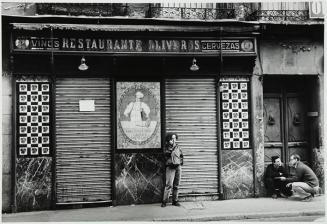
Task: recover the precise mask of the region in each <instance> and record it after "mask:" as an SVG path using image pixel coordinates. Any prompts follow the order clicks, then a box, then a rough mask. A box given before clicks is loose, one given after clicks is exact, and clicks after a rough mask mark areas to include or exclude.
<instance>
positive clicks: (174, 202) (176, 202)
mask: <svg viewBox="0 0 327 224" xmlns="http://www.w3.org/2000/svg"><path fill="white" fill-rule="evenodd" d="M172 204H173V205H174V206H178V207H179V206H181V204H180V203H179V202H178V201H173V203H172Z"/></svg>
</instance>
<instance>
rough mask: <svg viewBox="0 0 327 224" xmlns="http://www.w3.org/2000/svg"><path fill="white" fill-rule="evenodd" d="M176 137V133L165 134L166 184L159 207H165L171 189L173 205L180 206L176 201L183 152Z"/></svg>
mask: <svg viewBox="0 0 327 224" xmlns="http://www.w3.org/2000/svg"><path fill="white" fill-rule="evenodd" d="M177 139H178V135H177V134H176V133H168V134H167V136H166V142H165V146H164V150H163V153H164V156H165V165H166V185H165V190H164V194H163V199H162V204H161V207H166V204H167V202H168V198H169V194H170V192H171V191H172V193H173V194H172V195H173V205H175V206H180V203H179V202H178V187H179V182H180V179H181V174H182V167H181V166H182V165H183V152H182V150H181V148H180V147H179V145H178V144H177V143H176V140H177Z"/></svg>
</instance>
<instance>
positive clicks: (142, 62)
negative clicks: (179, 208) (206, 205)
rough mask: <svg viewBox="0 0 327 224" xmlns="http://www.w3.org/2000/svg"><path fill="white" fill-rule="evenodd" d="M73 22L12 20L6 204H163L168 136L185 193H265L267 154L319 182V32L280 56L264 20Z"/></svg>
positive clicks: (24, 207)
mask: <svg viewBox="0 0 327 224" xmlns="http://www.w3.org/2000/svg"><path fill="white" fill-rule="evenodd" d="M72 21H73V20H70V19H66V20H65V21H64V22H62V23H53V22H48V21H47V22H45V20H44V19H39V20H38V21H37V22H35V21H34V22H31V21H28V22H21V21H19V20H18V21H17V20H15V21H10V22H8V31H9V33H10V35H7V38H4V40H3V42H5V43H7V44H6V46H9V47H8V48H6V50H5V55H6V53H7V56H8V57H6V59H4V61H3V62H4V63H3V64H4V69H3V70H4V71H5V72H7V73H6V74H8V75H3V86H5V88H4V89H6V90H4V91H3V95H4V97H3V98H4V99H5V100H4V102H5V105H6V107H7V108H8V109H7V111H5V112H4V115H5V116H4V120H6V121H4V122H7V123H6V124H5V126H6V127H7V126H8V127H11V128H9V129H8V130H6V131H5V132H4V135H3V136H5V137H4V139H5V140H6V143H5V147H4V153H5V154H6V155H5V158H7V162H6V163H5V165H6V164H7V165H6V166H8V167H7V168H6V169H5V171H8V172H7V173H6V175H4V178H5V180H6V184H7V185H6V186H5V187H3V189H4V192H3V195H4V196H5V197H3V198H4V199H3V205H4V210H7V211H9V210H11V211H32V210H45V209H51V208H52V209H53V208H59V207H63V206H67V205H68V206H70V205H72V206H75V205H78V206H80V205H88V204H98V205H108V204H112V205H123V204H144V203H159V202H160V201H161V198H162V191H163V187H164V184H163V181H164V175H163V174H164V163H163V156H162V147H163V146H164V139H165V135H166V133H168V132H176V133H178V135H179V139H178V143H179V145H180V146H181V147H182V149H183V153H184V157H185V162H184V163H185V164H184V166H183V175H182V180H181V187H180V198H181V201H187V200H218V199H234V198H246V197H262V196H264V195H265V191H264V187H263V182H262V178H263V173H264V169H265V166H266V165H267V163H268V162H269V158H270V157H271V156H272V155H274V154H277V155H280V156H281V157H282V160H283V161H284V162H287V161H288V156H289V155H290V154H291V153H294V152H297V153H299V154H301V156H303V158H304V160H305V161H307V162H308V164H310V165H312V166H313V167H316V171H317V172H320V179H321V180H322V182H321V183H322V184H323V170H322V171H321V165H320V164H321V162H322V161H321V155H322V152H323V149H322V140H321V139H322V137H321V136H322V134H321V133H322V131H321V130H322V129H321V128H319V125H321V122H322V116H321V114H322V105H321V102H323V101H322V99H321V98H319V97H317V96H322V88H321V86H322V74H323V70H322V62H320V60H322V59H321V58H322V57H323V41H322V39H319V38H318V39H312V38H311V36H310V35H309V36H306V37H303V39H301V40H297V41H295V42H296V43H304V44H301V45H299V44H296V47H297V48H301V50H300V51H297V52H289V51H290V50H293V48H292V44H293V42H294V38H293V39H292V38H291V37H287V38H285V36H284V39H283V38H280V36H279V35H280V33H278V32H275V29H276V30H279V31H280V30H282V28H280V27H278V28H276V27H275V26H268V29H267V28H266V27H265V26H262V25H260V24H259V23H247V22H240V21H234V22H230V21H229V22H223V21H221V22H215V23H206V22H196V23H187V22H186V23H184V24H183V25H179V24H178V23H176V22H165V23H164V24H163V23H162V22H158V23H156V22H153V21H150V22H139V24H138V23H137V22H135V21H134V22H131V21H132V20H128V21H127V20H119V19H118V20H113V21H110V23H108V24H101V25H99V24H94V23H93V22H90V21H89V20H87V19H86V20H83V19H81V20H78V23H76V21H75V22H74V23H75V24H73V23H72ZM103 23H105V22H103ZM263 27H265V28H263ZM319 29H320V28H318V29H317V30H318V31H317V32H318V33H319V32H320V31H319ZM294 30H295V31H296V30H299V28H295V29H294ZM300 30H301V29H300ZM296 32H298V33H299V32H301V31H296ZM270 34H273V35H272V37H271V38H270V37H268V36H270ZM295 36H296V34H295ZM292 41H293V42H292ZM284 42H285V43H284ZM283 43H284V44H285V45H284V44H283ZM289 45H290V46H291V48H289V47H288V46H289ZM308 45H310V46H308ZM309 48H310V50H308V49H309ZM281 52H282V53H281ZM281 54H282V55H281ZM308 58H311V59H312V58H313V59H312V61H308V60H307V59H308ZM292 60H293V61H292ZM294 60H295V61H294ZM283 63H284V64H283ZM299 65H303V67H299ZM308 68H310V69H311V70H306V69H308ZM292 69H293V70H292ZM294 69H298V70H294ZM286 76H287V77H286ZM280 83H283V84H282V85H280ZM308 83H310V87H309V88H307V91H306V92H303V91H302V90H303V89H304V88H306V87H307V85H308ZM303 96H305V97H304V98H305V99H306V100H303ZM312 99H315V100H312ZM306 102H308V103H306ZM310 102H311V103H310ZM9 108H12V110H10V109H9ZM7 118H8V119H7ZM310 119H311V120H310ZM310 128H311V129H310ZM309 129H310V130H313V131H312V132H310V133H311V134H310V133H307V132H306V130H309ZM313 133H314V134H313ZM317 139H318V140H317ZM7 174H8V175H7ZM11 189H12V190H11Z"/></svg>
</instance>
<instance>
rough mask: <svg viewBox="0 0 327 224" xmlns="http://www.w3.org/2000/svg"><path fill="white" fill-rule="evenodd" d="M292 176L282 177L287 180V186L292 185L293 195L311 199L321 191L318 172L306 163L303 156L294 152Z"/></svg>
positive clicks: (303, 199)
mask: <svg viewBox="0 0 327 224" xmlns="http://www.w3.org/2000/svg"><path fill="white" fill-rule="evenodd" d="M289 166H290V177H287V178H281V180H282V181H286V182H287V184H286V187H290V188H291V189H292V191H293V196H297V197H300V198H302V201H311V200H312V199H313V197H314V195H315V194H317V193H318V191H319V181H318V178H317V176H316V174H315V173H314V172H313V171H312V169H310V167H308V166H307V165H305V164H304V163H302V162H301V157H300V156H299V155H297V154H293V155H291V157H290V162H289Z"/></svg>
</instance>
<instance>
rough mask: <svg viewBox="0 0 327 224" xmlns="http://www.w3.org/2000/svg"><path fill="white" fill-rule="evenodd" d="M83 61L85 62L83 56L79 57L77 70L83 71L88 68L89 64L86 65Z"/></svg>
mask: <svg viewBox="0 0 327 224" xmlns="http://www.w3.org/2000/svg"><path fill="white" fill-rule="evenodd" d="M85 62H86V60H85V58H84V57H82V59H81V64H80V65H79V66H78V69H79V70H81V71H85V70H87V69H88V68H89V66H87V65H86V64H85Z"/></svg>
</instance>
